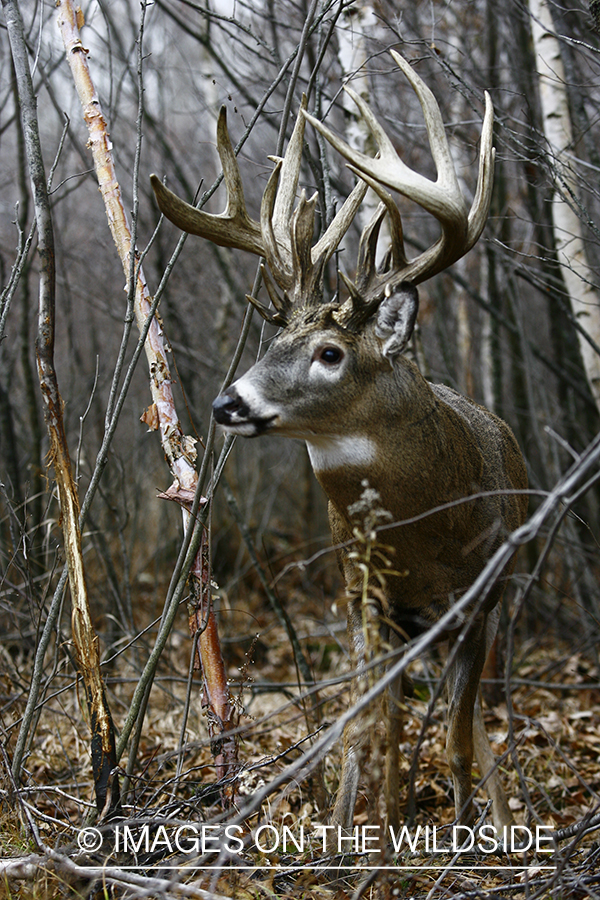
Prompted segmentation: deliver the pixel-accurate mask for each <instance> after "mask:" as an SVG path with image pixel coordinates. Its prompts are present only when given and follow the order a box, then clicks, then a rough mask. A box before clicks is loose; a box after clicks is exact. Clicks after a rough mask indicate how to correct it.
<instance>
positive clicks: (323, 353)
mask: <svg viewBox="0 0 600 900" xmlns="http://www.w3.org/2000/svg"><path fill="white" fill-rule="evenodd" d="M314 358H315V359H318V360H320V362H324V363H325V364H326V365H328V366H335V365H337V364H338V363H339V362H341V361H342V360H343V358H344V353H343V351H342V350H340V348H339V347H332V346H325V347H319V349H318V350H317V352H316V353H315V356H314Z"/></svg>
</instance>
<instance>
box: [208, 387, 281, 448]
mask: <svg viewBox="0 0 600 900" xmlns="http://www.w3.org/2000/svg"><path fill="white" fill-rule="evenodd" d="M213 414H214V417H215V421H216V422H218V424H219V425H222V426H223V428H225V430H226V431H229V432H230V433H231V434H239V435H242V436H243V437H257V436H258V435H260V434H264V433H265V432H266V431H268V430H269V427H270V426H271V424H272V422H273V420H274V419H275V416H274V415H266V416H265V415H260V414H259V413H257V412H256V411H252V410H251V409H250V406H249V404H248V402H247V401H246V400H244V399H243V397H242V396H241V395H240V393H239V392H238V391H237V389H236V387H235V385H232V386H231V387H229V388H227V390H226V391H224V393H222V394H219V396H218V397H217V399H216V400H214V401H213Z"/></svg>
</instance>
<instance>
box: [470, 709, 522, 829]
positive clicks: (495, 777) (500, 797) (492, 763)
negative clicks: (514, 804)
mask: <svg viewBox="0 0 600 900" xmlns="http://www.w3.org/2000/svg"><path fill="white" fill-rule="evenodd" d="M473 744H474V749H475V759H476V760H477V765H478V766H479V772H480V773H481V777H482V778H484V779H486V781H485V790H486V793H487V795H488V797H489V798H490V800H491V801H492V819H493V822H494V828H495V829H496V831H497V832H498V833H499V834H500V833H502V829H503V828H504V827H505V826H510V825H514V819H513V817H512V813H511V811H510V809H509V808H508V802H507V800H506V794H505V793H504V787H503V786H502V779H501V778H500V772H499V771H498V765H497V763H496V757H495V756H494V754H493V752H492V748H491V747H490V741H489V738H488V736H487V732H486V730H485V725H484V723H483V712H482V709H481V695H480V693H478V695H477V700H476V701H475V710H474V715H473Z"/></svg>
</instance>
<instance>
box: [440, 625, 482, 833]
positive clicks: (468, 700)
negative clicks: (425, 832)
mask: <svg viewBox="0 0 600 900" xmlns="http://www.w3.org/2000/svg"><path fill="white" fill-rule="evenodd" d="M453 644H454V641H451V642H450V648H451V649H453ZM485 651H486V640H485V621H484V620H482V619H476V621H475V622H473V624H472V625H471V627H470V629H469V631H468V633H467V634H466V635H465V636H464V637H463V639H462V640H461V641H460V643H459V644H458V651H457V654H456V656H455V658H454V661H453V663H452V665H451V666H450V668H449V669H448V676H447V689H448V733H447V736H446V755H447V757H448V764H449V766H450V771H451V772H452V779H453V781H454V805H455V808H456V816H457V818H458V820H459V822H460V823H461V824H463V825H470V824H471V823H472V821H473V803H472V800H471V792H472V774H471V769H472V766H473V718H474V709H475V703H476V701H477V697H478V691H479V679H480V677H481V672H482V669H483V664H484V662H485Z"/></svg>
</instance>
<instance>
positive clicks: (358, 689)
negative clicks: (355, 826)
mask: <svg viewBox="0 0 600 900" xmlns="http://www.w3.org/2000/svg"><path fill="white" fill-rule="evenodd" d="M373 614H375V613H374V610H373ZM348 644H349V650H350V661H351V665H352V668H353V669H354V671H355V672H356V675H354V677H353V678H352V683H351V685H350V703H351V705H352V706H354V704H355V703H357V702H358V700H359V698H360V696H361V694H362V692H363V688H364V686H365V680H364V675H361V671H360V670H361V669H364V666H365V633H364V628H363V617H362V602H361V598H360V597H358V598H356V597H355V598H351V599H350V600H349V601H348ZM367 719H368V712H367V713H365V712H362V713H359V714H358V715H356V716H354V718H353V719H351V720H350V722H348V724H347V725H346V727H345V728H344V749H343V751H342V772H341V775H340V783H339V787H338V791H337V795H336V798H335V805H334V807H333V813H332V815H331V824H332V825H337V826H340V827H341V828H343V829H345V830H350V829H351V828H352V823H353V820H354V805H355V803H356V794H357V791H358V780H359V777H360V770H361V767H362V766H361V764H362V758H363V756H364V749H363V748H364V743H365V740H366V739H367V737H368V721H367Z"/></svg>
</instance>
